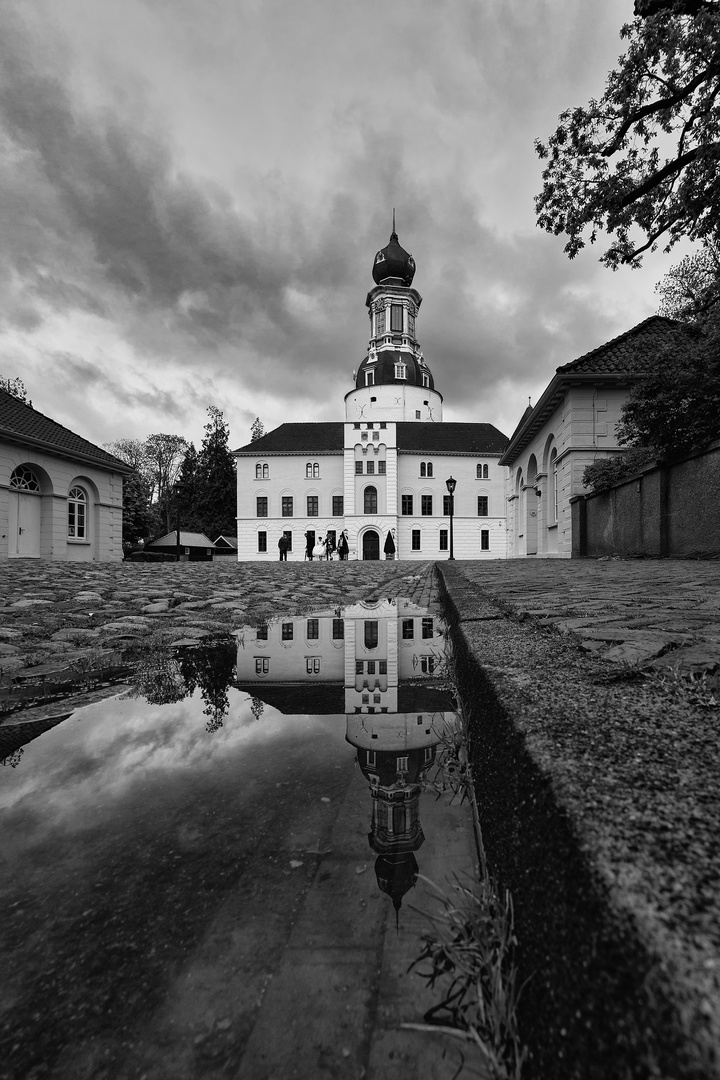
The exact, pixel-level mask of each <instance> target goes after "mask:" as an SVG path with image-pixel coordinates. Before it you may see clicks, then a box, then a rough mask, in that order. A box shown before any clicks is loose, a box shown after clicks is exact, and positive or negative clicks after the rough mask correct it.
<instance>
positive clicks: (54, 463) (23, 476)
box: [0, 438, 123, 562]
mask: <svg viewBox="0 0 720 1080" xmlns="http://www.w3.org/2000/svg"><path fill="white" fill-rule="evenodd" d="M122 491H123V474H122V472H120V471H119V470H118V471H116V472H114V471H112V470H109V469H103V468H98V467H97V465H93V464H91V463H90V462H89V461H82V460H77V458H75V459H74V458H73V457H72V456H70V455H68V456H67V457H64V456H60V455H59V454H57V453H49V452H45V451H42V450H39V449H36V448H33V447H32V446H29V445H27V444H26V443H24V442H22V441H19V440H18V441H15V440H11V439H8V438H3V439H2V440H0V561H1V560H4V559H17V558H26V559H27V558H35V559H53V560H66V561H72V562H91V561H100V562H109V561H115V560H121V559H122V557H123V546H122Z"/></svg>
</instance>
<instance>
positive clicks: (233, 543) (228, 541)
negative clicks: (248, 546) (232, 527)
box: [215, 536, 238, 551]
mask: <svg viewBox="0 0 720 1080" xmlns="http://www.w3.org/2000/svg"><path fill="white" fill-rule="evenodd" d="M215 543H216V545H217V546H219V547H229V548H234V549H235V550H236V551H237V546H238V539H237V536H218V538H217V539H216V541H215Z"/></svg>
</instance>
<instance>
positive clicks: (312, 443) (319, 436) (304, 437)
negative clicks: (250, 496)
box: [235, 420, 343, 456]
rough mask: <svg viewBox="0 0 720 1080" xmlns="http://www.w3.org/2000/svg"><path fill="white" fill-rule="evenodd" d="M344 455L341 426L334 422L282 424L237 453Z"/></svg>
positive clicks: (257, 454)
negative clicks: (329, 453)
mask: <svg viewBox="0 0 720 1080" xmlns="http://www.w3.org/2000/svg"><path fill="white" fill-rule="evenodd" d="M293 452H295V453H303V454H304V453H315V454H321V453H323V452H325V453H328V452H331V453H332V452H334V453H336V454H342V452H343V425H342V424H341V423H337V422H336V421H334V420H328V421H325V422H324V423H318V424H281V425H280V427H277V428H274V429H273V430H272V431H268V433H267V435H263V436H262V437H261V438H260V439H256V440H255V442H249V443H246V444H245V446H241V447H240V448H239V449H238V450H236V451H235V453H236V454H252V455H254V456H262V455H263V454H286V453H293Z"/></svg>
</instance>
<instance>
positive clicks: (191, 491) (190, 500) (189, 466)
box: [176, 443, 203, 532]
mask: <svg viewBox="0 0 720 1080" xmlns="http://www.w3.org/2000/svg"><path fill="white" fill-rule="evenodd" d="M197 468H198V455H197V450H196V449H195V444H194V443H190V445H189V446H188V448H187V451H186V452H185V457H184V458H183V461H182V465H181V466H180V472H179V474H178V481H177V482H178V484H179V486H180V490H179V492H178V496H177V502H176V507H177V511H178V512H179V517H180V528H181V529H188V530H190V531H191V532H201V531H203V530H202V524H201V522H200V517H199V515H198V508H197Z"/></svg>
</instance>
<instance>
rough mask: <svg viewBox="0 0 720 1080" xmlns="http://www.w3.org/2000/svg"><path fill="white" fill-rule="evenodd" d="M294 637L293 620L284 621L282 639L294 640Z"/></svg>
mask: <svg viewBox="0 0 720 1080" xmlns="http://www.w3.org/2000/svg"><path fill="white" fill-rule="evenodd" d="M292 639H293V624H292V623H291V622H284V623H283V624H282V640H283V641H292Z"/></svg>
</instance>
